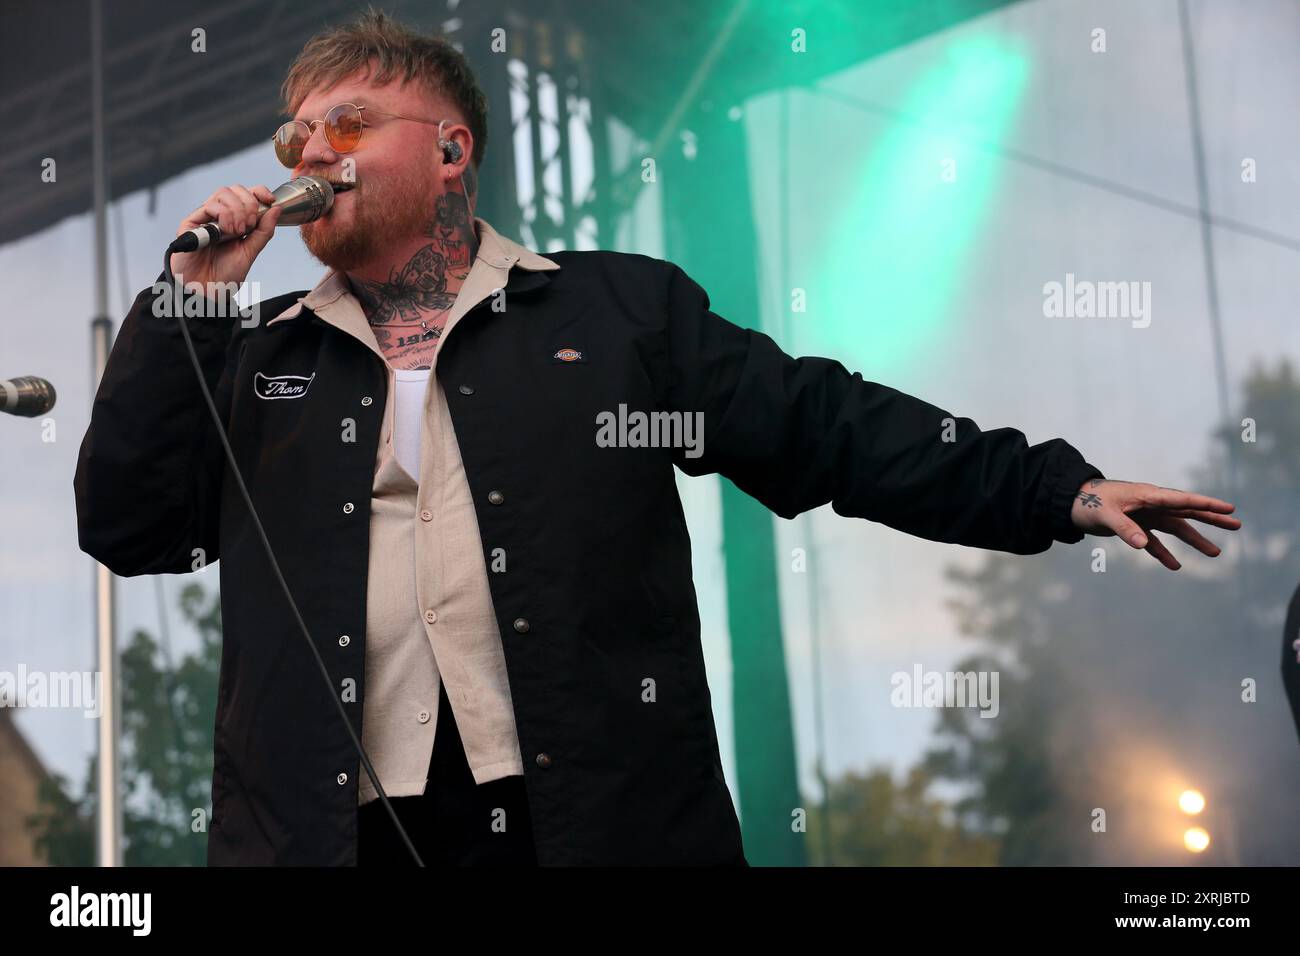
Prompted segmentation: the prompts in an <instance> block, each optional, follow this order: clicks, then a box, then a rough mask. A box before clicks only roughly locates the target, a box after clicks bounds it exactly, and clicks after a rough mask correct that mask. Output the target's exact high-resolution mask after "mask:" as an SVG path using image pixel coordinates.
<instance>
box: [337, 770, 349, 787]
mask: <svg viewBox="0 0 1300 956" xmlns="http://www.w3.org/2000/svg"><path fill="white" fill-rule="evenodd" d="M335 779H336V780H338V782H339V786H340V787H341V786H343V785H344V784H345V783H347V782H348V775H347V774H345V773H341V774H339V775H338V776H337V777H336V778H335Z"/></svg>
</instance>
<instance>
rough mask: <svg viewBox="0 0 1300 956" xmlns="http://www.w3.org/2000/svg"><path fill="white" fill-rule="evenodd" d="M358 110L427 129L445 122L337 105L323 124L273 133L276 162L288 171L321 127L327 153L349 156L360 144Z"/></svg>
mask: <svg viewBox="0 0 1300 956" xmlns="http://www.w3.org/2000/svg"><path fill="white" fill-rule="evenodd" d="M362 110H368V111H369V112H371V113H375V114H376V115H379V116H390V117H392V118H393V119H404V120H410V121H411V122H413V123H424V124H426V125H428V126H437V125H438V124H439V123H442V122H446V121H445V120H425V119H418V118H416V117H414V116H400V115H398V114H397V113H385V112H384V111H383V110H377V109H375V108H374V107H373V106H357V104H355V103H340V104H339V105H338V106H332V107H330V111H329V112H328V113H326V114H325V118H324V119H323V120H312V121H311V122H310V123H308V122H305V121H304V120H290V121H289V122H287V123H285V124H284V125H283V126H281V127H280V128H279V129H277V130H276V131H275V135H274V136H272V137H271V142H272V143H274V144H275V155H276V158H277V159H279V160H280V162H281V163H283V164H284V165H285V166H288V167H289V168H290V169H293V168H294V167H295V166H297V165H298V164H299V163H301V162H302V151H303V150H304V149H306V148H307V141H308V140H309V139H311V135H312V133H314V132H316V127H317V126H318V125H320V124H322V123H323V124H324V126H325V142H327V143H329V144H330V149H332V150H334V151H335V152H336V153H350V152H351V151H352V150H354V149H356V148H357V143H359V142H361V131H362V129H364V128H365V127H366V125H367V124H366V123H365V121H364V119H363V118H362V113H361V111H362Z"/></svg>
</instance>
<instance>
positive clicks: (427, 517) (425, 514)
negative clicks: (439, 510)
mask: <svg viewBox="0 0 1300 956" xmlns="http://www.w3.org/2000/svg"><path fill="white" fill-rule="evenodd" d="M420 520H421V521H432V520H433V512H432V511H421V512H420Z"/></svg>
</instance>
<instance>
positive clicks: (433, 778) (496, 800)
mask: <svg viewBox="0 0 1300 956" xmlns="http://www.w3.org/2000/svg"><path fill="white" fill-rule="evenodd" d="M438 684H439V687H438V694H439V702H438V703H439V706H438V716H437V721H438V729H437V732H436V733H435V735H434V741H433V755H432V757H431V758H430V761H429V782H428V785H427V786H426V787H425V790H424V793H423V794H422V795H420V796H416V797H389V798H388V799H389V802H390V803H391V804H392V805H393V811H394V812H395V813H396V814H397V818H398V819H399V820H401V821H402V826H403V827H404V828H405V829H406V833H407V835H408V836H409V837H410V838H411V842H412V843H414V844H415V849H416V850H417V851H418V852H419V854H420V858H421V859H422V860H423V861H424V864H425V866H536V865H537V854H536V852H535V851H534V848H533V827H532V820H531V818H530V817H529V815H528V800H527V798H526V796H525V793H524V778H523V777H522V776H520V775H518V774H515V775H512V776H509V777H501V778H499V779H497V780H490V781H488V782H487V783H483V784H476V783H475V782H474V773H473V771H471V770H470V768H469V762H468V761H467V760H466V758H465V747H464V745H463V744H462V743H461V739H460V730H459V729H458V728H457V727H456V719H455V717H453V716H452V712H451V703H450V702H449V701H448V699H447V689H446V686H445V685H444V684H443V683H442V682H441V681H439V682H438ZM503 811H504V816H503V813H502V812H503ZM494 820H504V823H505V827H504V830H502V827H501V825H500V824H499V823H498V824H497V826H495V827H494V826H493V821H494ZM414 865H415V862H414V861H413V860H412V859H411V854H410V853H409V852H408V851H407V849H406V845H405V844H404V843H403V842H402V838H401V837H400V836H399V835H398V833H397V829H396V827H394V826H393V821H392V820H391V819H390V818H389V816H388V812H387V811H386V810H385V809H384V805H383V803H382V802H381V801H379V800H371V801H370V802H369V803H367V804H364V805H363V806H362V807H361V808H360V809H359V810H358V811H357V866H392V867H407V866H414Z"/></svg>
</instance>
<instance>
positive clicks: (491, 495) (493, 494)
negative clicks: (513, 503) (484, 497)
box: [488, 491, 506, 505]
mask: <svg viewBox="0 0 1300 956" xmlns="http://www.w3.org/2000/svg"><path fill="white" fill-rule="evenodd" d="M505 500H506V496H505V495H503V494H502V493H501V492H499V491H489V492H488V501H490V502H492V503H493V504H494V505H499V504H501V502H503V501H505Z"/></svg>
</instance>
